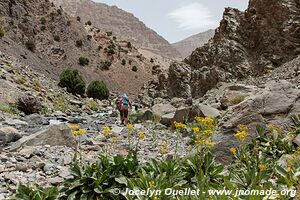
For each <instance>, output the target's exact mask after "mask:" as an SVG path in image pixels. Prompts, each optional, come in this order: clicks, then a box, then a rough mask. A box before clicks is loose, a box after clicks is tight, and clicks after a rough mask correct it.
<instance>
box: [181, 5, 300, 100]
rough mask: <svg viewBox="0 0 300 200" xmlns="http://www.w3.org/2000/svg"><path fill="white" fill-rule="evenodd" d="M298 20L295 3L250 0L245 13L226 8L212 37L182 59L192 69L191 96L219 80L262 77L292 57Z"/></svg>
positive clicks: (299, 45) (299, 39) (299, 38)
mask: <svg viewBox="0 0 300 200" xmlns="http://www.w3.org/2000/svg"><path fill="white" fill-rule="evenodd" d="M299 17H300V4H299V1H298V0H290V1H276V0H265V1H259V0H251V1H250V3H249V8H248V9H247V10H246V11H245V12H240V11H239V10H236V9H231V8H227V9H226V10H225V12H224V16H223V20H222V21H221V23H220V27H219V28H218V29H217V30H216V34H215V36H214V38H213V39H212V40H211V41H210V42H209V43H208V44H206V45H205V46H204V47H202V48H198V49H196V50H195V51H194V52H193V53H192V54H191V56H190V57H189V58H187V59H186V60H185V62H186V63H188V64H189V65H190V66H191V73H192V78H191V82H192V84H191V86H192V95H193V96H201V95H203V94H204V93H205V92H206V91H207V89H210V88H211V87H213V86H215V85H216V83H217V82H219V81H230V80H232V79H241V78H245V77H248V76H259V75H262V74H264V73H265V72H266V71H267V70H269V69H274V68H276V67H278V66H280V65H281V64H283V63H285V62H287V61H290V60H291V59H293V58H295V57H296V56H297V55H298V54H299V53H300V25H299V23H300V19H299ZM210 79H213V80H214V81H209V82H208V81H207V80H210ZM207 83H208V84H209V85H207Z"/></svg>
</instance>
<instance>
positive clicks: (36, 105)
mask: <svg viewBox="0 0 300 200" xmlns="http://www.w3.org/2000/svg"><path fill="white" fill-rule="evenodd" d="M42 107H43V106H42V104H41V102H40V101H39V99H38V98H36V97H35V96H33V95H25V96H23V97H20V98H19V99H18V101H17V108H18V110H20V111H22V112H24V113H25V114H26V115H30V114H33V113H39V112H40V111H41V110H42Z"/></svg>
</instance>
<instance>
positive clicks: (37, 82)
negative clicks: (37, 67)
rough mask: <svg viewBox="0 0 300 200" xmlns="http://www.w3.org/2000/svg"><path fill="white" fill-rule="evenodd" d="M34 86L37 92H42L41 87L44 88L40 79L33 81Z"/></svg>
mask: <svg viewBox="0 0 300 200" xmlns="http://www.w3.org/2000/svg"><path fill="white" fill-rule="evenodd" d="M32 88H33V89H34V90H35V91H37V92H40V91H41V89H42V85H41V83H40V81H39V80H34V81H33V83H32Z"/></svg>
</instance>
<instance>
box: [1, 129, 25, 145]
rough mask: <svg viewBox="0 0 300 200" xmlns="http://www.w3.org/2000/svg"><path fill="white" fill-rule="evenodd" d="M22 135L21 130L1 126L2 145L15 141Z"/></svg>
mask: <svg viewBox="0 0 300 200" xmlns="http://www.w3.org/2000/svg"><path fill="white" fill-rule="evenodd" d="M21 137H22V135H21V134H20V133H19V131H18V130H17V129H15V128H13V127H11V126H7V127H2V128H0V145H5V144H7V143H10V142H15V141H17V140H18V139H20V138H21Z"/></svg>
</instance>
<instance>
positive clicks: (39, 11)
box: [0, 0, 154, 95]
mask: <svg viewBox="0 0 300 200" xmlns="http://www.w3.org/2000/svg"><path fill="white" fill-rule="evenodd" d="M0 26H1V27H3V29H4V30H5V37H4V38H3V39H2V41H3V42H2V43H1V45H0V50H1V51H3V52H4V53H6V54H7V55H13V56H15V57H17V58H19V59H21V60H22V62H24V63H26V64H28V65H30V66H31V67H33V68H34V69H35V70H36V71H38V72H41V73H44V74H46V75H47V76H51V77H53V78H57V77H58V75H59V74H60V72H61V71H62V70H63V69H65V68H67V67H72V68H75V69H78V70H79V71H80V72H81V73H82V74H83V76H84V78H85V80H86V82H90V81H91V80H95V79H100V80H104V81H105V82H106V83H107V84H108V86H109V88H110V89H111V90H113V91H120V92H128V93H131V94H135V95H137V94H138V92H139V89H140V88H141V87H142V85H143V84H144V82H145V81H147V80H148V79H150V78H151V77H152V74H151V70H152V66H153V65H154V64H153V63H151V62H150V60H149V59H145V58H144V57H143V56H142V55H140V53H139V52H138V51H137V49H136V48H135V47H134V46H133V45H128V42H127V41H123V40H120V39H117V38H114V37H113V36H110V35H107V33H106V32H105V31H102V30H99V29H97V28H95V27H93V26H91V25H84V24H82V23H81V22H78V21H77V20H76V19H75V18H73V17H71V16H69V15H68V14H66V13H65V12H64V11H63V10H62V9H60V8H59V7H56V6H55V5H54V4H52V3H50V2H49V1H48V0H42V1H39V0H31V1H22V0H3V1H1V2H0ZM27 48H31V51H29V50H27ZM80 57H84V58H87V59H88V60H89V63H88V65H85V66H82V65H80V64H79V58H80ZM133 66H136V67H137V71H136V72H135V71H132V67H133Z"/></svg>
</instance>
